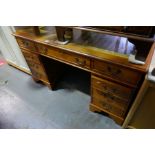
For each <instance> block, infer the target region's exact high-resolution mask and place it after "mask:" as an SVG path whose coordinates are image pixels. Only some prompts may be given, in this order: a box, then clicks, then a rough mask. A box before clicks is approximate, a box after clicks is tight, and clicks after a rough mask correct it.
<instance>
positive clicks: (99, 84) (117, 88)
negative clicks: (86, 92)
mask: <svg viewBox="0 0 155 155" xmlns="http://www.w3.org/2000/svg"><path fill="white" fill-rule="evenodd" d="M91 80H92V87H96V88H97V89H100V90H101V91H105V92H110V93H112V94H114V95H115V96H118V97H120V98H123V99H125V100H128V99H130V97H131V95H132V89H131V88H127V87H124V86H121V85H119V84H116V83H113V82H110V81H107V80H104V79H101V78H98V77H96V76H92V77H91Z"/></svg>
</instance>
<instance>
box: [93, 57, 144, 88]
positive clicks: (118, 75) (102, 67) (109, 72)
mask: <svg viewBox="0 0 155 155" xmlns="http://www.w3.org/2000/svg"><path fill="white" fill-rule="evenodd" d="M92 69H93V70H94V71H97V72H100V73H101V74H103V75H105V76H108V77H110V78H113V79H114V80H118V81H119V82H123V83H127V84H132V85H134V86H136V85H137V84H138V82H139V80H140V79H141V76H142V75H141V74H140V73H138V72H135V71H132V70H129V69H126V68H124V67H120V66H117V65H113V64H110V63H105V62H103V61H97V60H94V61H93V65H92Z"/></svg>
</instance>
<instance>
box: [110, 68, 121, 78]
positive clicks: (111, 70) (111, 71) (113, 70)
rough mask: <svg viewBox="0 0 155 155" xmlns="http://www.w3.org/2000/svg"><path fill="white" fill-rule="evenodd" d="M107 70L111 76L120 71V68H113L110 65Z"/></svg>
mask: <svg viewBox="0 0 155 155" xmlns="http://www.w3.org/2000/svg"><path fill="white" fill-rule="evenodd" d="M107 70H108V72H109V73H110V74H111V75H113V76H116V75H118V74H120V73H121V72H122V71H121V70H120V69H115V68H112V67H110V66H108V67H107Z"/></svg>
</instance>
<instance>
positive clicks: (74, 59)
mask: <svg viewBox="0 0 155 155" xmlns="http://www.w3.org/2000/svg"><path fill="white" fill-rule="evenodd" d="M37 48H38V51H39V53H41V54H45V55H48V56H51V57H54V58H57V59H60V60H63V61H66V62H70V63H72V64H75V65H77V66H80V67H84V68H88V69H90V59H89V58H86V57H84V56H81V55H78V54H73V53H69V52H67V51H64V50H61V49H56V48H52V47H47V46H44V45H37Z"/></svg>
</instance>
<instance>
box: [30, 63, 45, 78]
mask: <svg viewBox="0 0 155 155" xmlns="http://www.w3.org/2000/svg"><path fill="white" fill-rule="evenodd" d="M27 63H28V65H29V67H30V69H31V70H34V71H36V72H38V73H41V74H43V75H45V73H44V70H43V68H42V66H41V65H40V64H37V63H34V62H32V61H27Z"/></svg>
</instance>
